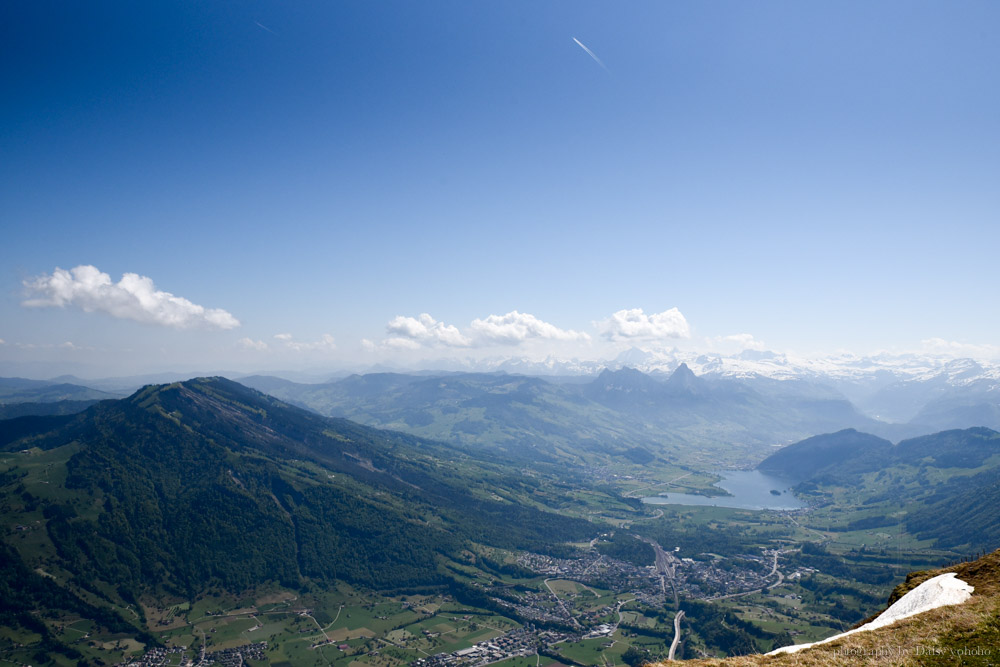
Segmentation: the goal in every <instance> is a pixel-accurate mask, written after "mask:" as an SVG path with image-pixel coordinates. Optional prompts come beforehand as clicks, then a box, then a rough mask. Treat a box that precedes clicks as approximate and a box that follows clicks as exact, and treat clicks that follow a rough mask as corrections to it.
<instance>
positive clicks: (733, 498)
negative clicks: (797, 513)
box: [642, 470, 808, 510]
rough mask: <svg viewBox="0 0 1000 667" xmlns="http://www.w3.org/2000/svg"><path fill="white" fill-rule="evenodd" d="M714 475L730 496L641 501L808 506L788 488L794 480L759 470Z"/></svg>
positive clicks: (673, 495)
mask: <svg viewBox="0 0 1000 667" xmlns="http://www.w3.org/2000/svg"><path fill="white" fill-rule="evenodd" d="M715 474H716V475H719V476H720V477H722V480H721V481H719V482H716V486H718V487H720V488H722V489H725V490H726V491H728V492H729V493H731V494H732V495H730V496H715V497H713V498H709V497H707V496H695V495H691V494H689V493H662V494H660V495H658V496H651V497H649V498H643V499H642V502H644V503H648V504H650V505H708V506H713V505H714V506H716V507H733V508H736V509H744V510H764V509H767V510H798V509H804V508H806V507H808V505H806V504H805V503H803V502H801V501H800V500H799V499H798V498H796V497H795V496H794V495H792V492H791V491H789V490H788V489H789V487H790V486H792V485H793V484H794V483H795V482H794V481H792V480H788V479H782V478H781V477H775V476H773V475H766V474H764V473H762V472H760V471H759V470H721V471H717V472H716V473H715ZM772 489H773V490H775V491H781V495H778V496H776V495H774V494H773V493H771V490H772Z"/></svg>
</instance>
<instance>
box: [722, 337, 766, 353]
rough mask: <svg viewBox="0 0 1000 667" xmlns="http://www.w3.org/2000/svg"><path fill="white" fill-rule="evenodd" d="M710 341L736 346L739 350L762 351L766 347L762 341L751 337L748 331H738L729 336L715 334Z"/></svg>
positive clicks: (725, 345)
mask: <svg viewBox="0 0 1000 667" xmlns="http://www.w3.org/2000/svg"><path fill="white" fill-rule="evenodd" d="M710 342H711V343H713V344H715V345H721V346H724V347H736V348H738V349H740V350H756V351H758V352H762V351H764V350H765V349H767V348H766V346H765V345H764V342H763V341H759V340H757V339H756V338H754V337H753V334H748V333H738V334H732V335H730V336H716V337H715V338H712V339H711V340H710Z"/></svg>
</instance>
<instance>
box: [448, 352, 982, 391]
mask: <svg viewBox="0 0 1000 667" xmlns="http://www.w3.org/2000/svg"><path fill="white" fill-rule="evenodd" d="M682 365H683V366H686V368H687V369H689V370H690V371H691V372H692V373H693V374H694V375H695V376H698V377H701V376H708V377H715V378H728V379H755V378H767V379H771V380H808V381H813V382H833V383H835V384H838V385H842V384H849V385H850V384H858V385H870V384H879V385H886V384H891V383H895V382H918V383H925V382H932V383H936V384H940V385H942V386H954V387H961V386H967V385H973V384H977V383H983V384H992V385H997V389H998V390H1000V364H998V363H997V362H988V361H976V360H974V359H955V358H950V357H942V356H933V355H918V354H888V353H881V354H877V355H872V356H864V357H863V356H857V355H853V354H836V355H829V356H825V357H800V356H795V355H791V354H784V353H781V352H772V351H761V350H745V351H743V352H741V353H738V354H733V355H723V354H717V353H699V352H690V351H683V350H677V349H671V350H644V349H641V348H637V347H633V348H629V349H627V350H625V351H623V352H622V353H620V354H619V355H618V356H616V357H615V358H614V359H609V360H604V361H601V360H581V359H557V358H555V357H548V358H546V359H543V360H538V361H533V360H528V359H523V358H517V357H510V358H493V359H485V360H479V361H476V362H469V363H466V364H462V365H461V366H462V367H461V368H457V367H456V368H452V369H451V370H465V371H481V372H482V371H485V372H497V371H502V372H507V373H520V374H524V375H541V376H547V375H561V376H569V375H593V376H596V375H599V374H600V373H601V372H602V371H604V370H611V371H619V370H622V369H626V368H628V369H635V370H638V371H641V372H643V373H646V374H652V375H654V376H659V377H661V378H662V377H663V376H667V377H669V376H670V375H672V374H673V373H674V372H675V371H676V370H677V369H678V368H680V367H681V366H682ZM685 372H686V371H685Z"/></svg>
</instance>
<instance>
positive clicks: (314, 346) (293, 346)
mask: <svg viewBox="0 0 1000 667" xmlns="http://www.w3.org/2000/svg"><path fill="white" fill-rule="evenodd" d="M275 338H277V339H278V340H280V341H282V342H283V343H284V344H285V347H287V348H288V349H289V350H294V351H296V352H329V351H331V350H336V349H337V342H336V341H335V340H334V338H333V336H332V335H330V334H328V333H325V334H323V335H322V336H320V338H319V340H316V341H310V342H299V341H297V340H292V335H291V334H278V335H277V336H275Z"/></svg>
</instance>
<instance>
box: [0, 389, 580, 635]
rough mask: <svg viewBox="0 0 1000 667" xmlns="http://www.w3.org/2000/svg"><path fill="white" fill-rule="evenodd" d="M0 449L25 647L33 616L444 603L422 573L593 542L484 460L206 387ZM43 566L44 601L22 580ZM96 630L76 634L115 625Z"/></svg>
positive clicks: (157, 395) (8, 594) (530, 486)
mask: <svg viewBox="0 0 1000 667" xmlns="http://www.w3.org/2000/svg"><path fill="white" fill-rule="evenodd" d="M0 436H2V437H0V443H2V444H0V449H3V450H6V451H9V452H11V451H12V452H18V454H17V455H16V457H11V456H9V455H8V457H6V458H5V460H4V462H3V464H2V467H0V489H2V505H3V508H4V523H5V524H6V525H5V528H6V535H7V537H5V541H6V542H7V544H9V545H10V546H6V545H5V546H4V547H3V551H2V552H0V556H2V558H0V566H2V568H3V572H2V573H0V599H3V600H4V609H5V611H4V612H3V613H4V614H5V616H4V620H3V622H4V623H6V624H11V623H13V624H14V625H15V626H17V627H22V628H24V629H26V630H28V631H31V630H32V628H34V627H35V626H33V625H32V622H31V621H30V617H31V615H30V614H28V612H29V611H31V610H37V609H39V608H43V609H50V610H52V613H58V610H59V609H63V610H79V609H90V608H91V607H93V605H94V604H98V605H99V604H101V601H103V602H104V603H105V604H106V603H113V604H115V605H119V606H121V605H124V604H131V605H133V607H134V608H138V609H140V610H141V607H138V605H136V601H137V600H138V599H139V598H140V597H141V596H142V595H144V594H154V595H161V594H175V595H178V596H181V597H183V598H189V597H191V596H194V595H197V594H198V593H201V592H203V591H205V590H207V589H209V588H210V587H219V588H222V589H226V590H231V591H239V590H243V589H248V588H251V587H253V586H255V585H259V584H261V583H262V582H268V581H271V582H277V583H279V584H281V585H284V586H287V587H292V588H296V587H301V586H304V585H308V583H309V582H310V581H313V582H334V581H345V582H349V583H352V584H356V585H360V586H367V587H371V588H374V589H380V590H387V589H396V590H402V589H412V588H416V587H428V586H430V587H438V588H440V587H452V588H454V587H455V585H456V583H455V582H454V580H453V579H451V578H450V577H449V576H448V573H447V571H446V570H445V569H443V568H442V567H441V566H440V564H439V559H438V557H437V556H438V554H447V555H452V556H454V555H456V554H458V553H459V552H461V551H462V549H463V548H464V545H465V544H467V543H468V542H470V541H474V542H476V543H479V544H486V545H492V546H497V547H503V548H512V549H532V550H536V551H545V550H547V549H549V548H551V546H552V545H554V544H557V543H560V542H566V541H579V540H581V539H589V537H590V536H591V533H592V532H593V526H592V524H590V523H589V522H586V521H583V520H580V519H573V518H567V517H563V516H560V515H558V514H556V513H554V512H548V511H544V510H542V509H538V508H537V506H538V505H544V503H545V501H546V498H545V497H544V495H540V494H539V493H538V489H537V486H538V482H537V481H535V480H534V479H532V478H531V477H526V476H524V475H521V474H520V473H518V472H517V471H516V470H514V469H512V468H511V467H509V466H507V465H505V464H504V463H502V462H499V461H497V460H494V459H492V458H491V457H490V456H488V455H486V454H482V453H478V454H477V453H475V452H470V451H467V450H465V449H463V448H461V447H454V446H450V445H447V444H443V443H440V442H431V441H427V440H422V439H420V438H417V437H414V436H408V435H403V434H399V433H392V432H386V431H378V430H375V429H373V428H369V427H365V426H361V425H358V424H355V423H353V422H349V421H347V420H344V419H330V418H326V417H321V416H319V415H316V414H313V413H311V412H307V411H305V410H301V409H298V408H295V407H292V406H289V405H287V404H285V403H282V402H281V401H278V400H276V399H274V398H271V397H268V396H265V395H263V394H260V393H259V392H257V391H255V390H253V389H248V388H246V387H244V386H241V385H239V384H236V383H234V382H231V381H229V380H225V379H222V378H203V379H197V380H191V381H188V382H183V383H176V384H171V385H160V386H148V387H145V388H143V389H142V390H140V391H138V392H136V393H135V394H134V395H132V396H130V397H128V398H126V399H122V400H117V401H103V402H101V403H98V404H96V405H93V406H92V407H90V408H89V409H87V410H86V411H84V412H82V413H80V414H77V415H73V416H50V417H23V418H20V419H15V420H11V421H7V422H2V423H0ZM21 452H25V453H21ZM498 494H501V495H502V496H503V498H502V497H501V495H498ZM519 497H520V498H527V497H531V498H532V499H533V502H532V503H530V504H529V503H527V502H523V503H522V502H517V501H516V500H511V499H516V498H519ZM11 547H13V548H11ZM42 564H45V567H46V569H49V570H53V569H54V570H55V571H58V572H60V573H62V574H61V575H60V576H59V577H58V580H59V585H57V584H56V583H55V581H56V580H54V579H50V578H45V577H39V576H37V575H31V576H26V575H25V572H31V571H32V570H33V569H34V568H36V567H39V566H40V565H42ZM455 592H456V594H458V595H461V594H463V591H462V586H461V585H459V586H458V589H456V591H455ZM88 605H89V606H88ZM26 614H28V615H26ZM107 614H110V616H107ZM107 614H105V616H95V615H93V614H90V616H89V617H90V618H92V619H98V621H99V622H100V623H101V624H103V626H104V627H107V628H113V627H115V626H116V624H121V623H125V624H126V625H128V624H129V622H127V621H125V620H124V619H123V618H120V617H119V616H120V614H118V612H107ZM140 621H141V619H135V622H136V623H139V622H140ZM36 625H37V624H36ZM139 627H141V626H139ZM147 639H149V638H148V637H147ZM67 651H69V652H72V649H68V648H67Z"/></svg>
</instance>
